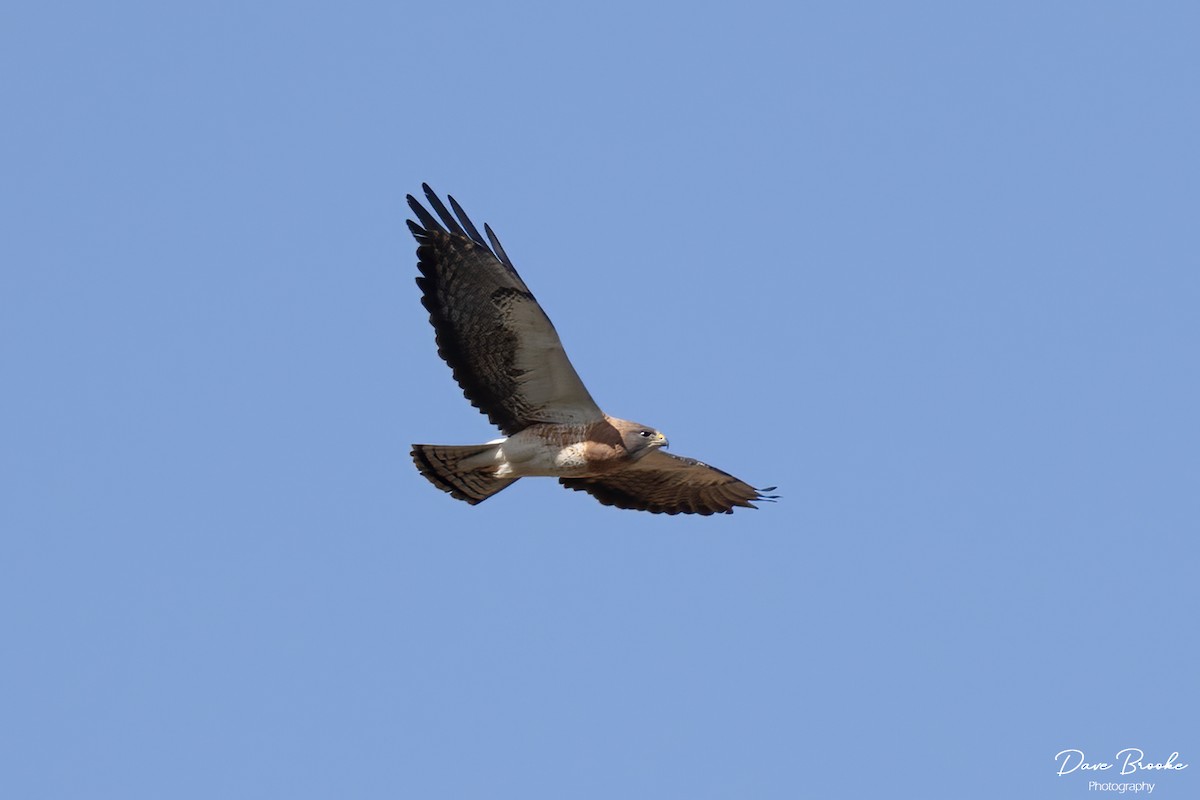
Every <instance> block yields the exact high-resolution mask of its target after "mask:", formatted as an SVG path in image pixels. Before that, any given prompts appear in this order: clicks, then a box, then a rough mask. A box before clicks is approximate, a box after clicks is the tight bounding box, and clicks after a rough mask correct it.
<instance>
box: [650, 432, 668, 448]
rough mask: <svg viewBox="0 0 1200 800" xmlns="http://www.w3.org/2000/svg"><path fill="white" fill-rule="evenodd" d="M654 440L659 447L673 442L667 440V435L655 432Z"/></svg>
mask: <svg viewBox="0 0 1200 800" xmlns="http://www.w3.org/2000/svg"><path fill="white" fill-rule="evenodd" d="M654 441H655V442H656V443H657V444H658V446H659V447H669V446H670V445H671V443H670V442H668V441H667V437H665V436H663V435H662V434H661V433H656V434H654Z"/></svg>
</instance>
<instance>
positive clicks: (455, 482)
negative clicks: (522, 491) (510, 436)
mask: <svg viewBox="0 0 1200 800" xmlns="http://www.w3.org/2000/svg"><path fill="white" fill-rule="evenodd" d="M495 447H496V445H494V444H471V445H466V446H463V447H458V446H455V445H442V444H414V445H413V449H412V457H413V463H415V464H416V465H417V469H418V470H420V472H421V474H422V475H424V476H425V477H426V478H428V479H429V482H430V483H432V484H433V485H434V486H436V487H438V488H439V489H441V490H442V491H443V492H449V493H450V495H451V496H452V497H457V498H458V499H459V500H466V501H467V502H468V503H470V504H471V505H475V504H476V503H482V502H483V501H484V500H487V499H488V498H489V497H491V496H492V495H494V494H495V493H496V492H498V491H500V490H501V489H503V488H505V487H506V486H508V485H509V484H510V483H513V482H515V481H517V480H519V479H518V478H497V477H496V475H495V473H494V472H493V469H494V468H493V467H490V465H489V466H484V467H482V468H480V467H479V466H478V465H469V464H464V463H463V462H466V461H467V460H468V459H471V458H472V457H473V456H481V455H484V454H485V453H487V452H488V451H489V450H494V449H495ZM481 461H483V462H484V463H487V462H489V461H490V459H481Z"/></svg>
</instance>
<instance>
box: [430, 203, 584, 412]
mask: <svg viewBox="0 0 1200 800" xmlns="http://www.w3.org/2000/svg"><path fill="white" fill-rule="evenodd" d="M422 188H423V189H424V191H425V197H426V200H427V201H428V202H429V205H430V206H431V207H432V208H433V210H434V211H435V212H436V213H437V215H438V218H440V220H439V219H438V218H435V217H434V215H433V214H431V213H430V212H429V211H428V210H426V208H425V207H424V206H423V205H421V203H420V201H418V200H417V199H416V198H415V197H413V196H412V195H409V196H408V204H409V207H411V208H412V210H413V213H414V214H415V215H416V217H417V220H418V221H419V222H413V221H412V220H409V222H408V226H409V230H411V231H412V234H413V237H414V238H415V239H416V240H417V244H418V247H417V259H418V263H417V268H418V270H419V271H420V273H421V277H419V278H417V286H419V287H420V288H421V293H422V297H421V303H422V305H424V306H425V308H426V309H427V310H428V311H429V321H430V323H431V324H432V325H433V328H434V331H435V333H436V338H437V345H438V354H439V355H440V356H441V357H442V359H443V360H445V362H446V363H447V364H449V365H450V368H451V370H452V371H453V372H454V378H455V380H456V381H458V385H459V386H460V387H461V388H462V390H463V394H464V395H466V397H467V399H468V400H470V401H471V404H472V405H474V406H475V407H476V408H478V409H480V410H481V411H483V412H484V413H485V414H486V415H487V416H488V419H490V420H491V421H492V423H493V424H494V425H496V426H497V427H498V428H500V430H501V431H503V432H504V433H505V434H508V435H512V434H514V433H516V432H518V431H520V430H521V429H523V428H525V427H527V426H528V425H530V424H531V423H533V422H578V421H579V420H580V419H592V418H599V417H601V416H602V413H601V411H600V409H599V408H598V407H597V406H596V404H595V402H594V401H593V400H592V398H591V396H590V395H589V394H588V392H587V389H586V388H585V387H584V385H583V382H582V381H580V380H579V376H578V375H577V374H576V373H575V370H574V368H573V367H572V366H571V363H570V361H569V360H568V359H567V357H566V354H565V353H564V352H563V350H562V343H561V342H560V341H559V338H558V334H557V333H556V332H555V330H554V325H553V324H552V323H551V322H550V319H549V318H548V317H547V316H546V314H545V312H544V311H542V309H541V307H540V306H539V305H538V304H537V300H536V299H534V296H533V293H532V292H530V291H529V287H528V286H526V285H525V282H524V281H523V280H521V276H520V275H518V274H517V271H516V270H515V269H514V268H513V266H512V263H511V262H510V261H509V259H508V256H507V255H506V254H505V253H504V250H503V249H502V248H501V247H500V242H499V241H498V240H497V239H496V237H495V234H493V233H492V231H491V229H490V228H489V227H487V226H486V225H485V226H484V230H485V231H486V232H487V237H488V241H490V243H491V246H490V247H489V245H488V241H485V240H484V239H483V237H481V236H480V235H479V229H478V228H476V227H475V225H474V223H472V222H471V220H470V218H469V217H468V216H467V215H466V213H465V212H464V211H463V209H462V207H461V206H459V204H458V203H456V202H455V201H454V200H453V198H451V200H450V205H451V207H452V208H453V210H454V213H453V214H452V213H451V211H450V209H448V208H447V207H446V206H445V204H443V203H442V201H441V199H440V198H438V196H437V195H436V194H434V193H433V190H432V189H430V188H429V186H428V185H425V184H422ZM455 215H457V217H456V216H455Z"/></svg>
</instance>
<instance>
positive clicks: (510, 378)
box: [408, 184, 776, 515]
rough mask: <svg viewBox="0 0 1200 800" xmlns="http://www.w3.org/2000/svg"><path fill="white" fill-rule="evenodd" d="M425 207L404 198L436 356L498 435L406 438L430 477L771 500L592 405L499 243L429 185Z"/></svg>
mask: <svg viewBox="0 0 1200 800" xmlns="http://www.w3.org/2000/svg"><path fill="white" fill-rule="evenodd" d="M421 188H423V189H424V190H425V197H426V199H427V200H428V201H429V205H430V206H431V207H432V208H433V210H434V211H435V212H437V215H438V217H440V219H441V221H440V222H439V221H438V219H435V218H434V216H433V214H430V213H429V211H427V210H426V209H425V207H424V206H422V205H421V203H420V202H419V201H418V200H417V199H416V198H414V197H413V196H412V195H409V196H408V204H409V206H410V207H411V208H412V210H413V213H414V214H416V216H417V219H418V220H419V222H413V221H412V220H409V221H408V227H409V229H410V230H412V234H413V236H414V237H415V238H416V240H417V245H418V247H417V259H418V263H417V268H418V269H419V270H420V271H421V277H419V278H417V286H419V287H421V292H422V297H421V303H422V305H424V306H425V308H426V309H428V310H429V321H430V322H431V323H432V324H433V328H434V330H435V331H436V334H437V337H436V338H437V345H438V355H440V356H441V357H442V358H443V359H444V360H445V361H446V363H447V364H449V365H450V368H451V370H453V372H454V379H455V380H457V381H458V385H459V386H461V387H462V390H463V394H465V395H466V397H467V399H468V400H470V401H471V404H472V405H474V406H475V407H476V408H478V409H479V410H480V411H482V412H483V413H484V414H486V415H487V417H488V419H490V420H491V421H492V423H493V424H494V425H496V427H498V428H499V429H500V430H501V431H502V432H503V433H504V434H505V437H506V438H503V439H497V440H495V441H491V442H488V443H487V444H477V445H468V446H454V445H435V444H414V445H413V449H412V457H413V461H414V462H415V463H416V465H417V469H418V470H420V472H421V474H422V475H424V476H425V477H426V478H428V479H429V481H430V483H432V484H433V485H434V486H436V487H438V488H439V489H441V490H442V491H444V492H449V493H450V495H451V496H453V497H456V498H458V499H459V500H465V501H467V502H468V503H470V504H472V505H474V504H476V503H481V502H483V501H484V500H486V499H487V498H489V497H491V496H492V495H494V494H495V493H496V492H499V491H500V490H501V489H504V488H505V487H506V486H508V485H509V484H511V483H513V482H514V481H516V480H518V479H519V478H525V477H532V476H549V477H554V478H558V481H559V483H561V484H562V485H563V486H566V487H567V488H568V489H575V490H576V491H581V492H587V493H589V494H591V495H592V496H593V497H595V498H596V499H597V500H599V501H600V502H601V503H603V504H605V505H611V506H617V507H618V508H631V509H638V510H642V511H650V512H653V513H655V514H679V513H684V514H704V515H708V514H714V513H718V512H720V513H726V514H730V513H733V509H734V507H735V506H744V507H746V508H755V506H754V505H752V504H751V501H752V500H774V499H776V497H775V496H774V495H767V494H763V492H769V491H771V490H772V489H774V488H775V487H773V486H772V487H769V488H767V489H763V490H759V489H755V488H754V487H753V486H750V485H749V484H747V483H744V482H743V481H740V480H738V479H737V478H735V477H733V476H732V475H730V474H728V473H725V472H722V471H721V470H719V469H716V468H714V467H710V466H709V465H707V464H705V463H703V462H700V461H696V460H694V459H691V458H681V457H679V456H674V455H670V454H668V453H665V452H663V450H662V448H664V447H666V446H667V437H666V436H663V435H662V433H660V432H659V431H657V430H655V429H654V428H651V427H649V426H647V425H641V424H639V423H636V422H629V421H627V420H623V419H617V418H616V417H610V416H609V415H607V414H605V413H604V412H603V411H601V410H600V406H598V405H596V401H595V400H593V399H592V396H591V394H589V393H588V390H587V387H585V386H584V385H583V381H581V380H580V379H579V376H578V375H577V374H576V373H575V369H574V367H572V366H571V362H570V361H568V360H567V354H566V353H565V352H564V351H563V346H562V342H560V341H559V339H558V333H556V332H555V330H554V325H552V324H551V322H550V319H549V317H547V316H546V312H544V311H542V307H541V306H540V305H538V302H537V300H535V299H534V297H533V294H532V293H531V292H530V291H529V287H528V286H526V285H525V282H524V281H523V280H521V276H520V275H518V274H517V271H516V269H515V268H514V267H513V265H512V261H510V260H509V258H508V255H506V254H505V252H504V248H503V247H501V246H500V242H499V240H498V239H497V238H496V235H495V234H494V233H492V229H491V228H490V227H488V226H487V225H484V226H483V229H484V231H485V232H486V233H487V239H486V240H485V239H484V237H483V236H481V235H480V234H479V230H478V229H477V228H476V227H475V225H474V224H472V222H471V220H470V219H469V218H468V217H467V215H466V213H464V212H463V210H462V207H461V206H459V204H458V203H457V202H455V200H454V198H453V197H450V198H449V200H450V206H451V208H453V209H454V214H453V215H452V214H451V213H450V212H449V210H447V208H446V206H445V205H444V204H443V203H442V201H441V199H439V198H438V196H437V195H436V194H434V193H433V190H432V189H430V188H429V186H428V185H425V184H422V187H421Z"/></svg>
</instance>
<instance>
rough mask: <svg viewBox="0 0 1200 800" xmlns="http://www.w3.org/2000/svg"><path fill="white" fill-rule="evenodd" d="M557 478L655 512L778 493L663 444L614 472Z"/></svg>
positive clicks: (612, 502)
mask: <svg viewBox="0 0 1200 800" xmlns="http://www.w3.org/2000/svg"><path fill="white" fill-rule="evenodd" d="M558 482H559V483H561V484H562V485H563V486H565V487H567V488H568V489H574V490H575V491H577V492H587V493H588V494H590V495H592V496H593V497H595V498H596V499H597V500H599V501H600V502H601V503H603V504H604V505H606V506H616V507H617V508H628V509H634V510H638V511H649V512H651V513H654V514H701V515H703V516H708V515H710V514H732V513H733V509H734V508H735V507H738V506H741V507H743V508H756V506H754V505H753V503H752V502H751V501H766V502H773V501H775V500H777V499H778V495H770V494H763V492H769V491H772V490H773V489H774V488H775V487H774V486H771V487H769V488H767V489H761V490H760V489H755V488H754V487H753V486H751V485H749V484H748V483H745V482H744V481H741V480H738V479H737V478H735V477H733V476H732V475H730V474H729V473H728V472H723V471H722V470H719V469H717V468H716V467H710V466H709V465H708V464H705V463H704V462H703V461H697V460H696V459H694V458H683V457H681V456H675V455H671V454H670V453H665V452H663V451H661V450H656V451H655V452H653V453H651V454H649V455H648V456H645V457H644V458H642V459H640V460H638V461H636V462H634V463H633V464H632V465H630V466H629V467H626V468H625V469H622V470H618V471H616V472H611V473H608V474H606V475H602V476H598V477H594V478H559V479H558Z"/></svg>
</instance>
